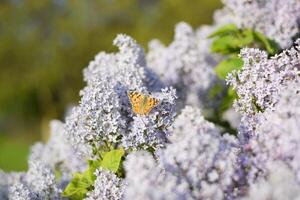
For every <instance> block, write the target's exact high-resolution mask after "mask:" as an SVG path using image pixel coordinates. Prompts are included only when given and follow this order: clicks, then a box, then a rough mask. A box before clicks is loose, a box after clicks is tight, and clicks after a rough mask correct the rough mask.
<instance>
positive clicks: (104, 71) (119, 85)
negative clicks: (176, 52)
mask: <svg viewBox="0 0 300 200" xmlns="http://www.w3.org/2000/svg"><path fill="white" fill-rule="evenodd" d="M114 44H115V45H117V46H118V48H119V50H120V51H119V52H117V53H111V54H106V53H100V54H98V56H96V59H95V61H92V62H91V63H90V64H89V66H88V68H87V69H85V70H84V76H85V80H86V82H87V86H86V87H85V88H84V89H83V90H82V91H81V92H80V94H81V96H82V98H81V100H80V104H79V106H76V107H75V108H74V109H73V111H72V113H71V114H70V115H69V116H68V117H67V119H66V126H65V128H66V129H65V130H66V134H67V135H68V138H69V140H70V141H71V143H72V144H73V145H74V147H75V148H77V149H78V152H80V153H81V154H83V155H85V156H87V157H88V158H92V157H93V156H94V154H95V150H96V151H97V150H98V148H101V147H103V146H104V147H105V146H107V145H113V146H120V145H122V146H123V147H125V148H133V149H147V148H149V147H151V148H157V147H160V146H162V145H164V143H165V137H166V134H167V133H166V129H167V127H168V126H169V124H170V122H171V121H172V120H173V117H174V113H175V112H174V108H175V92H174V90H173V89H167V88H165V89H163V88H162V87H161V86H162V85H161V83H160V82H158V81H157V80H158V78H157V77H155V75H154V73H153V72H151V71H150V70H149V69H148V68H147V66H146V65H145V59H144V54H143V49H142V48H141V47H140V46H139V45H138V44H137V43H136V42H135V41H134V40H133V39H132V38H130V37H128V36H125V35H118V36H117V38H116V39H115V40H114ZM130 90H135V91H138V92H140V93H142V94H145V95H151V96H152V95H153V96H154V97H156V98H158V99H159V104H158V105H157V106H156V107H155V108H154V109H153V110H152V111H151V112H150V114H149V115H146V116H138V115H136V114H135V113H133V111H132V108H131V104H130V101H129V97H128V95H127V94H128V91H130ZM162 123H163V124H162ZM139 128H143V130H144V132H143V134H142V135H141V129H139ZM82 146H84V147H85V149H84V150H85V151H81V149H83V148H82Z"/></svg>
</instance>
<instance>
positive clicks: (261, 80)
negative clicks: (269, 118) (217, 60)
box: [227, 40, 300, 115]
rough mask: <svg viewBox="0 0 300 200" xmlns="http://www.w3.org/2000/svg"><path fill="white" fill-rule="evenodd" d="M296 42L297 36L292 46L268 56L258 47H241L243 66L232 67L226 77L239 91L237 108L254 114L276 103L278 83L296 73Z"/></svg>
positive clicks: (299, 50) (299, 54)
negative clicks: (233, 69)
mask: <svg viewBox="0 0 300 200" xmlns="http://www.w3.org/2000/svg"><path fill="white" fill-rule="evenodd" d="M299 45H300V40H298V42H297V44H296V46H295V47H292V48H291V49H289V50H285V51H283V52H282V53H280V54H278V55H275V56H274V57H271V58H268V55H267V53H266V52H264V51H261V50H259V49H249V48H245V49H242V51H241V54H240V55H241V57H242V58H243V61H244V66H243V68H242V70H241V71H238V72H237V71H234V72H233V73H231V74H229V76H228V78H227V81H228V83H229V84H230V85H232V86H233V88H234V89H235V90H236V92H237V94H238V97H239V98H238V99H237V100H236V102H235V105H234V107H235V108H236V109H237V110H238V111H240V112H241V113H243V114H248V115H253V114H255V113H257V112H259V111H263V110H265V109H267V108H271V107H273V106H274V104H276V99H277V98H276V95H277V94H278V93H279V92H280V88H282V87H281V86H282V85H285V84H286V83H287V82H289V81H290V80H293V79H295V78H297V77H298V75H299V69H300V46H299Z"/></svg>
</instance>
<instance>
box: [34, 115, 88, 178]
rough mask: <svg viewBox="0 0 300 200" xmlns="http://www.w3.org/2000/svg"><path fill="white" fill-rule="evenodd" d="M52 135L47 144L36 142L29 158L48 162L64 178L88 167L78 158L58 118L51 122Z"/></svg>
mask: <svg viewBox="0 0 300 200" xmlns="http://www.w3.org/2000/svg"><path fill="white" fill-rule="evenodd" d="M50 128H51V136H50V138H49V140H48V142H47V143H46V144H43V143H36V144H35V145H34V146H33V147H32V148H31V154H30V156H29V160H31V161H34V162H36V161H39V162H42V163H45V164H47V165H48V166H50V167H51V168H52V170H58V171H60V173H61V174H62V178H67V177H69V178H71V177H72V173H75V172H82V171H83V170H85V169H86V167H87V166H86V162H85V160H83V159H80V158H78V156H77V155H76V153H75V150H74V149H73V147H72V146H71V144H70V142H69V141H68V140H67V139H66V136H65V134H64V124H63V123H62V122H60V121H58V120H53V121H51V122H50Z"/></svg>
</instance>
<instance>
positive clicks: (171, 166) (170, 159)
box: [125, 107, 237, 199]
mask: <svg viewBox="0 0 300 200" xmlns="http://www.w3.org/2000/svg"><path fill="white" fill-rule="evenodd" d="M169 139H170V144H168V145H167V146H166V149H161V150H160V151H159V152H158V153H157V156H158V163H157V164H156V163H155V161H154V160H153V158H151V156H150V155H146V156H145V155H142V156H141V155H139V156H135V157H134V156H131V157H130V156H129V158H128V160H127V162H126V163H125V169H126V170H127V176H126V181H127V183H128V187H127V188H126V192H125V195H128V197H129V198H128V199H130V198H132V197H134V196H135V195H137V196H139V197H140V198H142V199H226V198H230V197H231V195H232V192H233V190H234V179H235V164H236V163H235V161H236V151H237V149H236V147H235V145H236V141H235V139H234V138H233V137H232V136H229V135H224V136H221V135H220V133H219V132H218V130H217V129H216V127H215V126H214V125H213V124H212V123H210V122H207V121H205V120H204V118H203V116H202V115H201V113H200V111H199V110H197V109H193V108H191V107H187V108H185V109H184V110H183V111H182V114H181V115H179V116H178V117H177V118H176V120H175V122H174V124H173V126H172V136H171V137H170V138H169ZM138 158H140V159H138ZM136 163H140V164H136ZM137 170H138V171H139V172H141V173H140V174H136V175H135V176H134V175H133V173H134V172H136V171H137ZM139 183H144V184H142V185H144V186H145V187H142V188H140V187H137V185H138V184H139Z"/></svg>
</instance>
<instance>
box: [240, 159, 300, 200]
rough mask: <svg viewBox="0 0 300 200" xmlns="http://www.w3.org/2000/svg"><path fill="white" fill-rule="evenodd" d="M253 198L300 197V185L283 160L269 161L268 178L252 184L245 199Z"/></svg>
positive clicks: (295, 199) (277, 198) (292, 198)
mask: <svg viewBox="0 0 300 200" xmlns="http://www.w3.org/2000/svg"><path fill="white" fill-rule="evenodd" d="M253 199H256V200H266V199H272V200H282V199H291V200H297V199H300V186H299V184H298V183H297V181H296V176H295V174H294V172H293V171H292V170H291V169H290V168H289V166H288V165H286V164H285V163H283V162H280V161H279V162H271V163H269V164H268V174H267V176H266V178H265V179H262V180H260V181H259V182H257V183H255V184H254V183H252V184H250V187H249V194H248V195H247V196H246V197H245V198H243V200H253Z"/></svg>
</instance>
